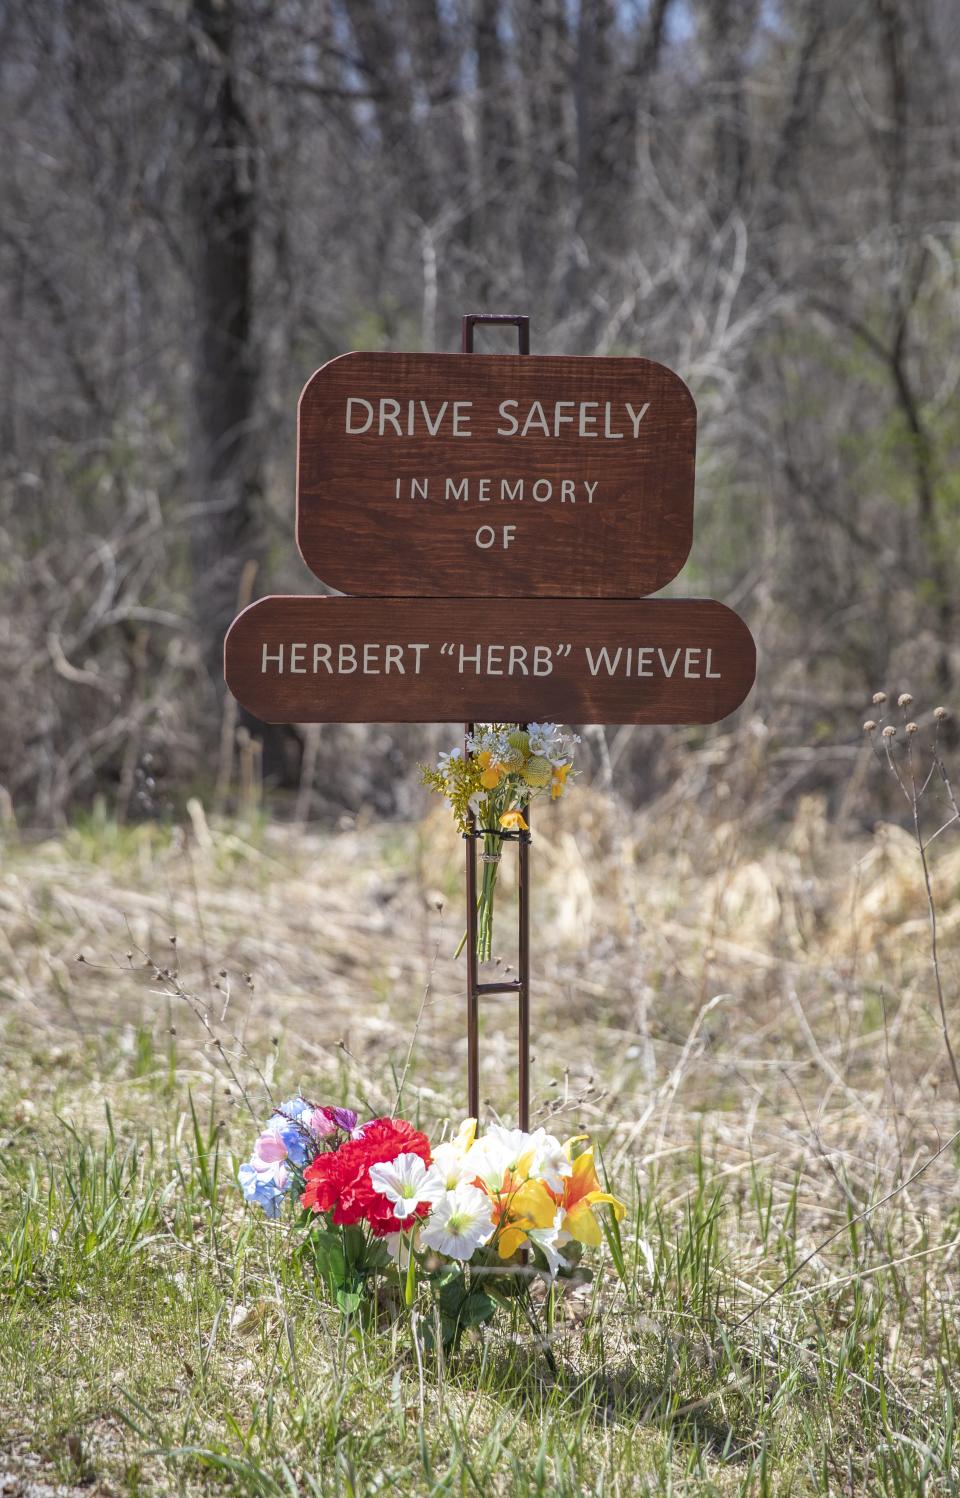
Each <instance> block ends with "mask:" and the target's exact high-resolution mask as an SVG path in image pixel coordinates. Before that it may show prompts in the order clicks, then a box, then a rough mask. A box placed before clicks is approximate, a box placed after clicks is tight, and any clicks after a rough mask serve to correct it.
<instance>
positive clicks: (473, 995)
mask: <svg viewBox="0 0 960 1498" xmlns="http://www.w3.org/2000/svg"><path fill="white" fill-rule="evenodd" d="M477 323H501V324H504V323H506V324H508V325H512V326H514V327H516V329H517V344H518V351H519V352H520V353H521V354H529V352H530V319H529V317H513V316H507V315H503V316H501V315H499V314H496V313H485V312H473V313H470V314H468V315H467V316H466V317H464V319H463V336H462V342H461V348H462V350H463V352H464V353H465V354H472V353H473V352H474V349H473V330H474V327H475V326H476V324H477ZM520 727H521V728H525V727H526V724H525V723H522V724H521V725H520ZM473 728H474V725H473V724H472V723H466V724H464V753H465V754H466V753H468V752H469V750H468V747H467V745H468V741H469V738H470V735H471V734H472V733H473ZM526 819H527V822H528V823H529V821H530V808H529V804H528V806H527V807H526ZM483 830H486V829H481V830H479V831H478V828H477V825H476V819H475V818H474V817H473V815H471V816H470V820H469V831H468V834H467V837H466V845H467V1112H468V1114H469V1116H470V1117H471V1118H479V1116H480V998H481V996H482V995H484V994H505V993H515V994H516V995H517V1005H518V1009H517V1014H518V1023H517V1029H518V1034H517V1043H518V1067H517V1087H518V1093H519V1098H518V1107H517V1121H518V1123H519V1125H520V1128H521V1129H528V1128H529V1127H530V833H529V832H517V833H504V832H499V831H498V834H497V835H498V836H499V837H500V846H501V848H502V847H503V844H504V843H505V842H508V841H514V840H515V841H516V842H517V844H518V849H517V853H518V858H519V869H518V881H517V882H518V893H517V908H518V910H517V914H518V925H519V931H518V964H517V967H518V972H517V978H516V980H515V981H512V982H504V983H481V982H479V969H478V963H477V840H478V837H480V836H482V832H483Z"/></svg>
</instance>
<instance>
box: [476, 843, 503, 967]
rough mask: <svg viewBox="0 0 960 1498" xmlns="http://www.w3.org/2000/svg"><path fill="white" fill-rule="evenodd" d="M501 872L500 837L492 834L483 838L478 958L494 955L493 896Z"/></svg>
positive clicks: (478, 907) (478, 915)
mask: <svg viewBox="0 0 960 1498" xmlns="http://www.w3.org/2000/svg"><path fill="white" fill-rule="evenodd" d="M499 872H500V839H499V838H497V837H493V836H492V835H491V834H489V833H488V835H487V836H486V837H485V838H484V840H483V884H482V885H481V887H480V898H479V899H478V900H477V960H478V962H489V961H490V958H491V957H492V956H493V897H494V894H495V893H496V889H497V875H498V874H499Z"/></svg>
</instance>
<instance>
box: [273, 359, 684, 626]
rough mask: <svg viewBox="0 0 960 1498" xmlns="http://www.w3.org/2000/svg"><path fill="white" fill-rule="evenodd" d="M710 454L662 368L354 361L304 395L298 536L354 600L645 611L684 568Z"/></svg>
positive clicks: (332, 370) (314, 566)
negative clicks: (582, 603) (529, 603)
mask: <svg viewBox="0 0 960 1498" xmlns="http://www.w3.org/2000/svg"><path fill="white" fill-rule="evenodd" d="M695 447H696V407H695V406H694V403H693V397H692V396H691V394H690V392H689V390H688V389H687V387H686V385H684V383H683V381H682V380H681V379H680V377H679V376H678V375H676V374H674V373H673V372H672V370H669V369H667V368H665V366H664V365H662V364H654V363H652V362H651V361H650V360H649V359H607V358H541V357H539V356H536V355H533V356H520V355H512V356H501V355H470V354H467V355H463V354H362V353H354V354H345V355H343V356H342V357H340V358H338V359H333V360H332V361H331V362H330V363H329V364H325V365H324V366H323V368H322V369H320V370H318V371H317V373H316V374H315V375H314V376H313V378H312V379H311V380H310V381H309V382H308V384H307V386H306V388H305V389H304V392H303V394H302V396H301V397H300V414H299V448H298V457H297V540H298V544H299V546H300V551H301V553H302V555H303V559H304V561H305V562H306V564H307V566H308V567H309V568H310V570H311V571H312V572H314V573H315V574H316V576H317V577H319V578H322V580H323V581H324V582H325V583H327V584H328V586H330V587H332V588H336V589H338V590H339V591H340V592H343V593H354V594H362V595H364V596H370V595H384V596H398V595H399V596H406V597H425V596H450V597H486V598H502V597H541V598H546V597H581V598H638V597H642V596H643V595H644V594H647V593H653V592H655V591H656V590H657V589H658V588H662V587H663V586H664V585H665V584H666V583H668V582H669V581H670V580H671V578H673V577H675V576H676V575H677V573H678V572H679V571H680V568H681V567H682V566H683V564H684V561H685V560H686V557H687V553H688V551H689V549H690V543H691V538H692V524H693V479H694V455H695Z"/></svg>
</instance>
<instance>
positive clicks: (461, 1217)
mask: <svg viewBox="0 0 960 1498" xmlns="http://www.w3.org/2000/svg"><path fill="white" fill-rule="evenodd" d="M493 1229H494V1222H493V1203H492V1202H491V1200H490V1198H489V1197H488V1196H487V1194H486V1192H484V1191H480V1190H479V1189H478V1188H477V1187H476V1186H470V1185H468V1183H467V1182H466V1181H461V1182H460V1184H459V1185H458V1186H456V1187H454V1189H453V1191H447V1192H446V1193H445V1194H444V1195H443V1196H442V1197H441V1198H440V1200H439V1201H438V1202H437V1204H436V1206H435V1207H434V1209H433V1211H432V1212H431V1213H430V1216H429V1218H428V1219H427V1226H426V1227H425V1228H424V1229H423V1230H422V1231H421V1233H420V1242H421V1243H422V1244H423V1246H424V1248H432V1249H435V1250H436V1252H437V1253H438V1254H445V1255H446V1257H447V1258H448V1259H459V1260H460V1262H461V1263H466V1261H467V1259H469V1258H470V1257H471V1256H472V1254H473V1253H474V1251H475V1250H476V1249H478V1248H479V1247H480V1245H481V1243H486V1242H488V1240H489V1239H490V1238H491V1237H492V1236H493Z"/></svg>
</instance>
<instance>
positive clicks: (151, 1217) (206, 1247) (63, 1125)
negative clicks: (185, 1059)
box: [0, 1039, 957, 1498]
mask: <svg viewBox="0 0 960 1498" xmlns="http://www.w3.org/2000/svg"><path fill="white" fill-rule="evenodd" d="M149 1054H150V1053H149V1048H148V1046H147V1043H146V1041H145V1040H143V1039H139V1040H138V1041H137V1043H136V1044H135V1045H134V1047H133V1048H132V1050H131V1052H130V1054H129V1055H128V1057H127V1058H126V1060H125V1062H124V1063H123V1065H122V1066H120V1065H118V1066H117V1067H116V1069H115V1070H114V1071H113V1072H112V1073H111V1074H110V1075H109V1076H107V1077H105V1076H104V1075H103V1070H102V1060H101V1062H100V1063H98V1068H97V1077H98V1081H99V1084H100V1087H101V1088H102V1090H103V1091H104V1092H105V1093H107V1094H111V1095H113V1096H115V1097H117V1098H118V1099H121V1100H122V1111H121V1108H120V1107H117V1106H112V1105H110V1104H107V1103H106V1102H105V1103H104V1104H103V1107H102V1110H101V1112H100V1114H99V1116H88V1118H87V1120H86V1122H84V1123H83V1124H82V1125H80V1124H77V1123H71V1122H70V1121H69V1120H68V1118H67V1116H66V1112H67V1109H68V1108H69V1107H70V1106H71V1104H74V1105H75V1102H76V1099H77V1096H78V1094H83V1093H89V1091H90V1089H91V1077H90V1072H89V1069H88V1068H89V1057H88V1058H87V1062H86V1067H84V1066H83V1064H81V1066H80V1068H79V1069H78V1071H77V1073H76V1074H75V1075H71V1074H70V1073H69V1071H68V1072H67V1073H66V1074H65V1075H61V1077H60V1078H59V1079H58V1081H57V1083H56V1085H54V1086H51V1084H50V1079H49V1076H48V1075H44V1074H43V1072H42V1071H40V1072H38V1075H37V1076H36V1077H35V1078H34V1079H33V1080H32V1085H31V1086H30V1087H28V1089H27V1092H28V1094H31V1095H32V1096H33V1097H34V1098H35V1099H36V1108H37V1111H36V1113H35V1114H33V1116H32V1117H31V1118H30V1121H29V1123H28V1124H23V1125H20V1126H19V1127H17V1128H16V1130H15V1132H14V1134H13V1137H12V1138H11V1139H10V1140H9V1142H8V1143H7V1145H6V1147H5V1149H4V1151H3V1155H2V1164H0V1168H2V1178H0V1189H2V1201H3V1210H2V1235H0V1255H2V1257H0V1284H2V1289H3V1302H2V1304H3V1316H2V1331H0V1405H2V1406H3V1408H4V1410H5V1411H6V1422H5V1423H6V1431H7V1434H6V1440H7V1442H8V1444H9V1446H10V1448H11V1449H15V1448H16V1447H17V1446H18V1445H19V1444H21V1443H27V1444H28V1445H29V1446H30V1447H31V1448H32V1449H33V1450H34V1451H36V1452H38V1453H39V1454H40V1455H41V1456H42V1458H43V1459H44V1460H45V1462H46V1463H48V1464H49V1467H50V1470H51V1472H52V1473H53V1474H55V1475H56V1477H57V1478H58V1479H59V1480H61V1481H65V1482H73V1483H81V1482H84V1481H90V1480H92V1479H94V1478H95V1479H96V1480H98V1481H100V1482H101V1483H103V1484H104V1485H107V1486H109V1487H110V1488H111V1490H120V1491H124V1492H129V1493H130V1494H131V1495H133V1494H137V1493H140V1492H144V1491H152V1490H157V1489H160V1488H162V1489H164V1490H171V1491H176V1492H184V1493H188V1492H194V1491H200V1490H202V1489H204V1488H207V1487H210V1486H211V1485H213V1486H217V1485H223V1486H225V1487H228V1488H229V1489H230V1490H231V1491H236V1492H242V1493H248V1494H251V1495H253V1494H263V1495H271V1498H272V1495H277V1498H279V1495H292V1494H300V1493H302V1494H341V1493H353V1494H358V1495H359V1494H371V1493H382V1492H391V1491H392V1492H398V1493H410V1494H413V1493H417V1494H419V1493H423V1494H443V1493H451V1494H460V1493H471V1492H478V1493H479V1492H484V1493H491V1494H501V1493H502V1494H505V1495H506V1494H571V1495H573V1494H578V1493H584V1492H591V1493H596V1494H604V1495H613V1494H622V1493H642V1492H650V1493H659V1492H670V1491H673V1492H685V1493H703V1494H707V1493H714V1492H716V1493H737V1494H740V1493H742V1494H764V1493H776V1494H784V1493H797V1494H801V1493H804V1494H805V1493H824V1494H828V1493H835V1492H838V1491H844V1490H849V1489H850V1488H851V1486H852V1488H853V1489H854V1490H855V1491H876V1492H883V1493H889V1494H920V1493H931V1494H932V1493H936V1492H945V1493H946V1492H954V1491H956V1490H957V1483H956V1471H955V1468H956V1457H955V1448H954V1433H953V1408H952V1402H951V1394H950V1390H949V1387H948V1383H947V1379H946V1376H945V1371H944V1370H947V1369H951V1368H952V1369H955V1368H956V1366H957V1345H956V1340H957V1331H956V1325H955V1323H954V1321H953V1319H952V1317H951V1316H950V1315H943V1314H940V1312H939V1311H938V1307H937V1300H938V1297H937V1295H936V1293H935V1292H934V1290H933V1286H932V1285H931V1283H930V1281H929V1280H928V1279H927V1278H926V1277H925V1271H924V1270H923V1269H922V1268H919V1269H918V1268H915V1267H913V1266H911V1267H910V1274H909V1277H908V1276H907V1275H906V1270H905V1269H904V1270H903V1271H902V1272H901V1271H898V1270H894V1269H883V1270H881V1271H880V1272H879V1273H875V1274H872V1275H871V1276H870V1277H869V1278H868V1279H866V1278H865V1279H863V1280H858V1279H857V1278H853V1279H852V1280H851V1281H848V1282H847V1283H846V1284H844V1285H842V1286H840V1287H838V1288H836V1289H834V1290H832V1291H826V1290H824V1291H821V1292H818V1293H817V1294H815V1295H813V1296H811V1297H809V1298H806V1299H802V1298H801V1299H798V1298H796V1297H793V1296H791V1295H789V1294H786V1295H785V1296H784V1297H782V1298H781V1299H780V1300H779V1301H778V1302H776V1303H774V1304H772V1305H771V1306H769V1307H767V1308H766V1310H765V1312H764V1314H763V1315H758V1316H757V1317H756V1318H754V1320H753V1321H752V1322H748V1323H747V1324H746V1325H743V1326H741V1327H739V1328H737V1327H736V1323H737V1321H738V1320H739V1319H740V1318H741V1317H743V1316H744V1315H745V1314H746V1313H747V1312H748V1311H749V1310H750V1309H751V1306H752V1304H753V1302H754V1300H755V1298H756V1293H757V1291H758V1290H759V1289H760V1288H761V1286H762V1285H763V1284H765V1283H767V1282H769V1283H770V1284H772V1283H774V1282H775V1280H776V1278H777V1277H779V1276H782V1275H783V1274H785V1273H787V1272H788V1271H789V1269H790V1267H791V1265H792V1264H793V1263H795V1262H796V1260H797V1258H798V1257H799V1246H798V1242H797V1221H798V1210H797V1189H796V1185H795V1186H794V1188H793V1189H792V1190H790V1189H786V1190H784V1189H783V1188H782V1186H781V1187H778V1185H777V1182H776V1181H775V1180H774V1179H773V1178H772V1177H770V1176H769V1175H766V1174H765V1173H763V1172H761V1171H759V1170H757V1169H754V1170H753V1171H751V1173H750V1177H749V1184H748V1187H747V1189H746V1190H743V1191H740V1190H738V1191H731V1190H730V1188H729V1187H728V1186H727V1185H726V1184H725V1183H724V1181H723V1179H722V1176H719V1175H718V1174H717V1173H716V1170H715V1168H714V1165H713V1162H712V1161H711V1158H710V1152H709V1148H708V1147H707V1146H706V1145H705V1144H701V1145H700V1147H699V1148H698V1149H697V1150H696V1151H695V1152H694V1153H692V1154H691V1155H690V1156H688V1157H685V1158H683V1159H678V1160H676V1161H674V1162H673V1163H672V1166H671V1170H670V1173H669V1175H667V1174H663V1175H661V1176H660V1177H659V1179H657V1180H656V1182H655V1183H653V1185H652V1187H649V1186H648V1189H646V1190H640V1188H639V1183H638V1181H637V1178H636V1176H635V1175H633V1177H632V1179H631V1175H630V1173H627V1175H626V1178H625V1179H623V1180H621V1181H620V1182H619V1184H620V1186H621V1188H622V1189H625V1190H626V1191H627V1192H628V1194H629V1195H630V1198H631V1210H630V1214H629V1216H628V1219H627V1220H626V1221H625V1223H624V1224H623V1228H622V1235H621V1237H622V1241H621V1242H620V1243H619V1245H618V1244H614V1245H613V1247H614V1251H615V1256H616V1257H617V1258H618V1259H619V1260H620V1264H621V1267H622V1271H623V1278H622V1280H621V1278H620V1276H619V1275H618V1274H617V1273H616V1272H615V1270H614V1266H613V1262H612V1260H611V1256H610V1253H609V1251H608V1250H605V1251H604V1252H603V1254H602V1255H601V1257H600V1260H599V1263H598V1275H597V1278H596V1280H595V1282H594V1284H593V1285H592V1286H590V1287H585V1288H584V1289H582V1290H580V1291H578V1292H577V1293H576V1294H574V1295H571V1296H569V1297H567V1298H566V1299H563V1300H561V1304H560V1306H559V1308H558V1313H557V1319H556V1324H555V1337H554V1340H553V1342H552V1347H553V1351H554V1355H555V1358H556V1362H557V1371H556V1373H555V1374H553V1373H551V1372H550V1370H549V1369H548V1367H547V1363H546V1360H545V1359H544V1357H543V1354H542V1350H541V1349H540V1348H539V1347H538V1346H537V1342H536V1339H535V1337H534V1336H533V1335H532V1333H531V1332H530V1331H529V1330H528V1329H526V1328H525V1327H524V1326H523V1325H517V1326H514V1327H510V1326H501V1327H500V1328H499V1329H498V1330H497V1331H496V1332H495V1333H494V1334H493V1335H492V1336H481V1335H480V1334H477V1335H476V1337H475V1339H474V1340H473V1341H472V1342H468V1343H466V1344H465V1345H464V1347H463V1349H462V1351H461V1352H460V1354H459V1355H457V1356H456V1357H455V1358H453V1359H451V1360H450V1361H449V1362H447V1363H446V1364H445V1365H443V1364H438V1362H437V1361H436V1359H434V1358H432V1357H430V1356H428V1355H423V1356H422V1357H421V1358H420V1359H419V1360H418V1357H417V1355H416V1349H415V1347H414V1343H413V1337H412V1333H411V1326H410V1323H409V1321H408V1320H407V1319H406V1318H401V1319H399V1320H396V1321H393V1322H392V1323H390V1324H387V1325H385V1326H383V1327H382V1328H381V1329H380V1330H377V1331H373V1330H370V1329H366V1330H363V1329H361V1327H360V1325H359V1324H358V1322H357V1321H356V1320H355V1319H354V1318H343V1317H342V1316H340V1315H339V1313H337V1312H335V1311H333V1310H332V1309H331V1307H330V1306H329V1305H328V1304H327V1302H326V1301H325V1299H324V1297H323V1294H322V1290H321V1288H320V1287H319V1286H318V1285H316V1284H315V1283H312V1282H311V1281H310V1280H309V1279H305V1278H303V1277H302V1275H301V1274H300V1273H299V1272H298V1271H297V1270H296V1269H295V1268H294V1266H293V1261H292V1257H291V1254H290V1251H289V1250H290V1242H289V1239H288V1237H287V1235H286V1232H285V1230H284V1229H283V1228H282V1227H281V1228H276V1227H273V1226H271V1225H270V1224H268V1223H267V1222H266V1220H265V1219H263V1218H262V1216H261V1215H260V1214H258V1213H254V1212H251V1211H248V1210H247V1209H246V1208H244V1206H243V1204H242V1202H241V1200H240V1198H239V1195H238V1193H237V1191H236V1188H235V1186H234V1185H233V1172H234V1152H235V1153H236V1154H237V1155H239V1154H240V1153H241V1152H242V1151H243V1150H244V1148H245V1146H246V1144H247V1140H248V1137H249V1133H250V1127H251V1126H249V1125H248V1121H247V1120H246V1118H245V1117H244V1116H242V1115H241V1114H240V1113H239V1111H238V1110H237V1109H229V1110H227V1111H226V1112H224V1111H223V1110H221V1108H220V1107H219V1104H216V1103H215V1104H212V1105H211V1104H210V1103H209V1101H205V1102H204V1101H201V1100H200V1099H199V1098H197V1097H195V1096H194V1095H193V1093H192V1092H190V1091H189V1090H187V1088H186V1087H185V1085H184V1084H183V1083H182V1082H181V1080H180V1078H179V1076H178V1073H177V1067H176V1063H175V1061H172V1060H171V1058H170V1056H169V1055H167V1056H164V1055H162V1054H161V1055H160V1056H157V1057H156V1058H155V1061H156V1065H155V1066H154V1067H153V1069H149V1068H148V1067H147V1065H146V1063H147V1061H148V1059H149ZM78 1059H80V1060H81V1062H82V1058H78ZM22 1080H23V1079H22V1078H21V1082H22ZM98 1090H99V1089H98ZM12 1111H13V1103H12V1101H11V1102H10V1107H9V1109H5V1116H10V1114H12ZM685 1188H689V1189H685ZM955 1227H956V1223H955V1222H953V1223H951V1224H950V1228H951V1229H955ZM753 1241H756V1243H757V1245H758V1247H759V1250H760V1255H761V1259H760V1262H761V1263H762V1266H763V1275H762V1277H755V1279H754V1284H753V1286H752V1293H751V1289H747V1288H745V1287H744V1286H743V1284H742V1282H741V1279H740V1276H739V1273H738V1268H739V1265H738V1260H739V1258H740V1252H739V1247H738V1246H739V1245H742V1244H744V1243H745V1242H753ZM847 1246H848V1249H849V1254H850V1259H849V1261H848V1262H852V1263H857V1262H865V1261H866V1259H868V1258H869V1257H870V1253H871V1251H872V1250H875V1249H878V1250H879V1254H880V1257H881V1258H882V1257H883V1256H884V1255H891V1256H893V1255H892V1250H893V1245H892V1243H890V1244H887V1243H883V1244H880V1245H873V1246H871V1245H869V1244H868V1243H867V1242H866V1241H865V1240H864V1238H863V1237H862V1236H861V1234H860V1233H859V1231H858V1230H857V1229H856V1228H853V1227H851V1228H850V1232H849V1240H848V1244H847ZM927 1246H930V1245H927ZM924 1262H925V1261H924V1260H919V1261H917V1260H915V1261H913V1265H917V1264H919V1265H923V1263H924ZM541 1313H542V1314H543V1313H545V1307H541ZM915 1316H920V1317H921V1318H922V1319H921V1323H920V1325H919V1326H918V1327H917V1328H916V1329H915V1330H914V1331H913V1332H912V1333H911V1334H912V1335H917V1334H919V1335H920V1336H922V1338H923V1340H924V1342H925V1344H926V1348H927V1363H928V1365H929V1367H930V1369H931V1374H930V1376H929V1377H928V1378H926V1379H924V1380H917V1379H916V1378H911V1377H909V1376H907V1377H904V1376H902V1375H899V1374H897V1375H894V1374H892V1373H891V1372H890V1371H889V1369H888V1362H889V1358H890V1348H889V1339H890V1329H891V1327H892V1326H893V1327H901V1328H903V1329H904V1331H906V1328H907V1327H908V1325H909V1323H910V1321H911V1318H913V1317H915Z"/></svg>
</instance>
